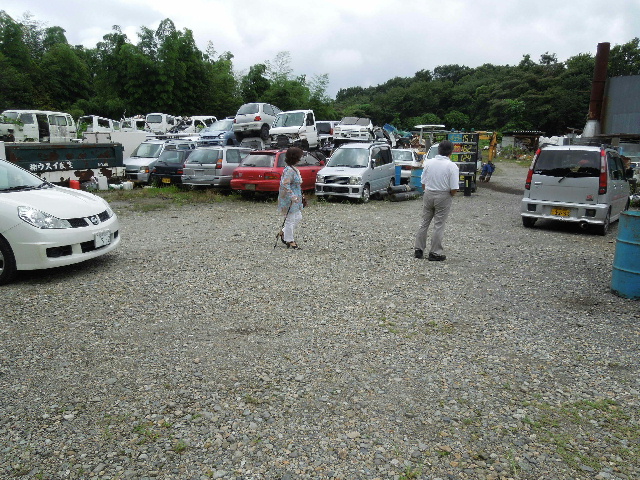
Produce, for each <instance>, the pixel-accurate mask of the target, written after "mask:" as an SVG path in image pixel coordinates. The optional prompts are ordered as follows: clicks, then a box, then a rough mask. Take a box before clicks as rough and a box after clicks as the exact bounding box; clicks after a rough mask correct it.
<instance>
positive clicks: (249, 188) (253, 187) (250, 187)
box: [244, 183, 256, 190]
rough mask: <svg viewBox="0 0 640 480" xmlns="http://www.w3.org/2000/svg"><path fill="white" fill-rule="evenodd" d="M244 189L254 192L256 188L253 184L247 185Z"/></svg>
mask: <svg viewBox="0 0 640 480" xmlns="http://www.w3.org/2000/svg"><path fill="white" fill-rule="evenodd" d="M244 188H245V190H255V189H256V186H255V185H254V184H253V183H247V184H246V185H245V186H244Z"/></svg>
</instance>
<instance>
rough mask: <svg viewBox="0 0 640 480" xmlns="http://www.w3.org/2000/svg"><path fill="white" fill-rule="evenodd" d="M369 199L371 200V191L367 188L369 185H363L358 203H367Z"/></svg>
mask: <svg viewBox="0 0 640 480" xmlns="http://www.w3.org/2000/svg"><path fill="white" fill-rule="evenodd" d="M370 199H371V189H370V188H369V185H365V186H364V187H362V196H361V197H360V202H361V203H368V202H369V200H370Z"/></svg>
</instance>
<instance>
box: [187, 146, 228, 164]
mask: <svg viewBox="0 0 640 480" xmlns="http://www.w3.org/2000/svg"><path fill="white" fill-rule="evenodd" d="M219 158H222V150H205V149H202V150H198V149H196V150H194V151H193V153H192V154H191V155H190V156H189V163H201V164H208V163H216V162H217V161H218V159H219Z"/></svg>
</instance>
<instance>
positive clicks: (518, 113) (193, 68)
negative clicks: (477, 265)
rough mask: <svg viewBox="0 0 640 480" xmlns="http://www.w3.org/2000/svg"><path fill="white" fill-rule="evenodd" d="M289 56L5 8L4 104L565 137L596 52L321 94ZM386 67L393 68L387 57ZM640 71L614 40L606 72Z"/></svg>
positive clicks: (586, 90)
mask: <svg viewBox="0 0 640 480" xmlns="http://www.w3.org/2000/svg"><path fill="white" fill-rule="evenodd" d="M290 65H291V55H290V53H289V52H287V51H283V52H280V53H278V54H277V55H276V57H275V58H274V59H272V60H265V62H264V63H260V64H256V65H253V66H251V67H250V68H249V70H248V71H243V72H236V71H235V70H234V68H233V54H232V53H231V52H223V53H218V52H216V51H215V48H214V45H213V44H212V43H211V42H209V44H208V45H207V47H206V49H205V51H201V50H200V49H199V48H198V47H197V46H196V43H195V41H194V38H193V33H192V31H191V30H189V29H187V28H185V29H183V30H177V29H176V28H175V25H174V23H173V22H172V21H171V20H170V19H165V20H163V21H162V22H161V23H160V25H159V27H158V28H157V29H156V30H152V29H149V28H147V27H141V28H140V31H139V32H138V39H137V42H136V43H134V42H133V41H132V40H131V39H129V38H127V36H126V35H125V34H123V33H122V31H121V29H120V27H118V26H117V25H116V26H114V27H113V30H112V32H110V33H108V34H106V35H104V37H103V41H102V42H99V43H97V45H96V46H95V48H85V47H84V46H82V45H69V43H68V42H67V39H66V37H65V30H64V29H63V28H61V27H58V26H53V27H46V26H44V24H43V23H42V22H40V21H37V20H35V19H33V18H32V17H31V16H30V15H29V14H25V15H24V16H23V17H22V18H21V19H18V20H14V19H13V18H11V17H10V16H9V15H8V14H7V13H6V12H4V11H0V111H2V110H5V109H9V108H12V109H41V110H57V111H65V112H69V113H71V115H73V116H74V118H78V117H79V116H81V115H100V116H104V117H108V118H112V119H115V120H118V119H121V118H123V117H124V116H133V115H136V114H146V113H151V112H162V113H168V114H172V115H182V116H190V115H216V116H217V117H218V118H224V117H227V116H231V115H235V113H236V111H237V109H238V107H239V106H240V105H242V104H244V103H248V102H256V101H261V102H268V103H272V104H274V105H276V106H278V107H279V108H281V109H282V110H294V109H301V108H304V109H307V108H309V109H312V110H314V111H315V113H316V117H317V118H318V119H322V120H339V119H340V118H342V117H344V116H358V117H369V118H371V119H372V121H373V122H374V124H375V125H383V124H385V123H390V124H392V125H394V126H395V127H397V128H399V129H407V130H408V129H412V128H413V127H414V126H415V125H418V124H444V125H445V126H446V128H447V129H451V128H454V129H456V130H460V129H466V130H471V129H475V130H496V131H500V132H503V131H509V130H539V131H542V132H544V133H545V134H546V135H548V136H550V135H562V134H565V133H567V132H568V131H569V130H570V129H574V128H577V129H581V128H582V127H583V126H584V124H585V122H586V116H587V113H588V109H589V99H590V92H591V82H592V79H593V71H594V66H595V58H594V57H593V56H592V55H591V54H589V53H580V54H577V55H575V56H573V57H570V58H569V59H567V60H565V61H559V60H558V58H557V57H556V55H555V54H553V53H548V52H547V53H545V54H543V55H541V57H540V58H539V59H538V60H537V61H534V60H533V59H532V58H531V57H530V55H528V54H523V57H522V60H521V61H520V63H519V64H518V65H491V64H484V65H481V66H479V67H476V68H470V67H466V66H462V65H457V64H450V65H442V66H438V67H436V68H434V69H433V71H430V70H420V71H419V72H416V73H415V75H414V76H413V77H404V78H403V77H395V78H391V79H390V80H388V81H387V82H385V83H383V84H381V85H377V86H372V87H360V86H353V87H348V88H343V89H340V90H339V91H338V93H337V95H336V98H335V99H332V98H329V97H328V95H327V93H326V91H327V85H328V83H329V77H328V74H323V75H314V76H312V77H311V78H307V77H306V75H304V74H297V75H294V72H293V71H292V69H291V66H290ZM389 71H390V72H392V71H393V65H389ZM620 75H640V40H639V39H638V38H637V37H636V38H633V39H631V40H630V41H629V42H627V43H625V44H622V45H614V46H612V48H611V52H610V57H609V65H608V76H609V77H613V76H620Z"/></svg>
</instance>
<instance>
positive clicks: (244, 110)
mask: <svg viewBox="0 0 640 480" xmlns="http://www.w3.org/2000/svg"><path fill="white" fill-rule="evenodd" d="M259 107H260V106H259V105H258V104H257V103H247V104H245V105H242V106H241V107H240V108H239V109H238V115H248V114H251V113H258V112H259Z"/></svg>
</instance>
